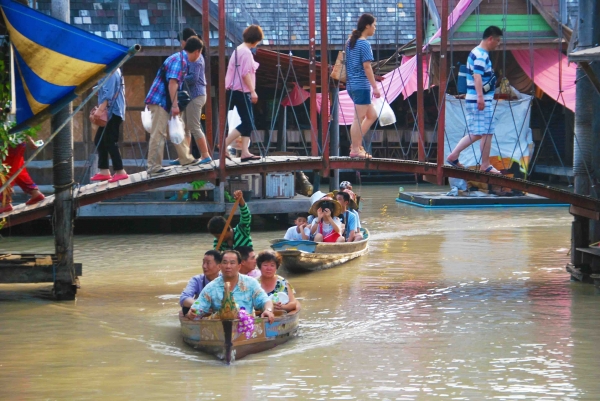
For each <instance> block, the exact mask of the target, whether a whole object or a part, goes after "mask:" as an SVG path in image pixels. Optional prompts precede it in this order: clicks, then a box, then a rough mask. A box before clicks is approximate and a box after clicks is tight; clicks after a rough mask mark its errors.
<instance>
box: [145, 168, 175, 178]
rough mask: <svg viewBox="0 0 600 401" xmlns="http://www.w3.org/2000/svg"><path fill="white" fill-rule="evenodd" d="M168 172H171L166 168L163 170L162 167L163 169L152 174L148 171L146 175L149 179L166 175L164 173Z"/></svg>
mask: <svg viewBox="0 0 600 401" xmlns="http://www.w3.org/2000/svg"><path fill="white" fill-rule="evenodd" d="M169 171H171V170H169V169H168V168H164V167H163V168H161V169H160V170H157V171H153V172H150V171H148V175H149V176H150V177H155V176H157V175H161V174H166V173H168V172H169Z"/></svg>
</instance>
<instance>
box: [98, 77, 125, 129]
mask: <svg viewBox="0 0 600 401" xmlns="http://www.w3.org/2000/svg"><path fill="white" fill-rule="evenodd" d="M121 85H123V75H121ZM119 92H120V88H119V87H117V90H116V91H115V94H114V96H113V98H112V99H111V101H110V103H109V104H110V106H109V107H113V106H114V105H115V99H116V98H117V96H119ZM97 111H98V106H94V108H93V109H92V111H90V122H91V123H92V124H95V125H97V126H98V127H106V124H108V107H105V108H104V110H102V111H101V112H100V114H96V112H97Z"/></svg>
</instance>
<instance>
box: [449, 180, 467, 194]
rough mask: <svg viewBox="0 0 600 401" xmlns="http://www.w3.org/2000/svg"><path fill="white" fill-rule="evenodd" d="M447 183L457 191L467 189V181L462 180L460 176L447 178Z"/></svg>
mask: <svg viewBox="0 0 600 401" xmlns="http://www.w3.org/2000/svg"><path fill="white" fill-rule="evenodd" d="M448 183H449V184H450V187H451V188H456V189H458V190H459V191H466V190H467V181H465V180H463V179H462V178H452V177H450V178H448Z"/></svg>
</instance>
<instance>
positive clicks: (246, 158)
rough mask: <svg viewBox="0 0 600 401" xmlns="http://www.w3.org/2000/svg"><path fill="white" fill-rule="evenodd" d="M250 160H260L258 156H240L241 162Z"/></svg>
mask: <svg viewBox="0 0 600 401" xmlns="http://www.w3.org/2000/svg"><path fill="white" fill-rule="evenodd" d="M251 160H260V156H250V157H242V158H241V161H242V163H244V162H249V161H251Z"/></svg>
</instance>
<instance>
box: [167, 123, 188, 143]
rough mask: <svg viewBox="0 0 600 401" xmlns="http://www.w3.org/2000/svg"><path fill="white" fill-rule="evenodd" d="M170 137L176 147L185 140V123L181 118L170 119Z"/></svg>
mask: <svg viewBox="0 0 600 401" xmlns="http://www.w3.org/2000/svg"><path fill="white" fill-rule="evenodd" d="M169 137H170V138H171V142H173V143H174V144H175V145H179V144H180V143H181V142H183V139H184V138H185V129H184V127H183V121H181V117H180V116H176V117H171V118H170V119H169Z"/></svg>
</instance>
